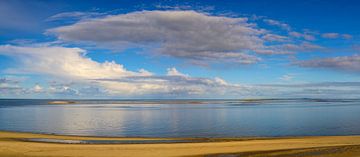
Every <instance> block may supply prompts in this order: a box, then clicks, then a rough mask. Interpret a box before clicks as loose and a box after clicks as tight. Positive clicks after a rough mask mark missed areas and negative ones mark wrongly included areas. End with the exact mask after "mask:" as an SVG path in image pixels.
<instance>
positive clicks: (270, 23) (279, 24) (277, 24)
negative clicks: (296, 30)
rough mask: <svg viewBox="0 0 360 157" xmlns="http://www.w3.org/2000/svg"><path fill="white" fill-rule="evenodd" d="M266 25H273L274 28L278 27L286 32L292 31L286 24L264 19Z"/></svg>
mask: <svg viewBox="0 0 360 157" xmlns="http://www.w3.org/2000/svg"><path fill="white" fill-rule="evenodd" d="M263 21H264V22H265V23H267V24H268V25H272V26H278V27H280V28H282V29H284V30H287V31H289V30H291V27H290V26H289V25H288V24H286V23H283V22H280V21H277V20H272V19H264V20H263Z"/></svg>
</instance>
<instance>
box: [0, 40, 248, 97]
mask: <svg viewBox="0 0 360 157" xmlns="http://www.w3.org/2000/svg"><path fill="white" fill-rule="evenodd" d="M0 54H1V55H7V56H10V57H13V58H15V59H16V60H17V61H18V63H19V66H18V67H17V70H20V69H21V70H23V71H26V72H28V73H33V74H41V75H49V76H52V77H53V78H57V79H60V80H61V78H66V79H65V80H68V81H71V80H73V81H74V82H76V83H81V84H85V85H89V86H98V87H101V88H104V90H105V93H108V94H110V95H121V96H136V95H137V96H139V95H140V96H141V95H154V94H159V95H162V96H184V95H214V94H219V93H220V94H221V93H222V94H225V93H227V94H233V93H234V92H236V93H239V92H238V91H239V90H241V89H242V87H241V86H240V85H237V84H229V83H227V82H225V81H224V80H222V79H220V78H214V79H208V78H196V77H191V76H189V75H185V74H183V73H181V72H179V71H178V70H177V69H176V68H169V69H168V73H167V75H164V76H159V75H158V76H156V75H154V74H153V73H151V72H148V71H146V70H144V69H141V70H139V71H138V72H134V71H129V70H127V69H125V68H124V66H123V65H121V64H118V63H115V62H114V61H112V62H108V61H105V62H103V63H99V62H96V61H93V60H91V59H90V58H88V57H86V56H85V51H84V50H83V49H80V48H66V47H58V46H57V47H52V46H40V47H39V46H38V47H20V46H11V45H3V46H0ZM32 91H33V92H49V93H55V94H56V93H72V94H76V95H79V94H81V93H80V92H79V90H75V89H72V88H71V87H70V85H61V86H59V85H56V84H51V85H50V87H49V88H48V89H46V90H45V88H44V87H42V86H40V85H38V84H37V85H35V86H34V87H33V89H32Z"/></svg>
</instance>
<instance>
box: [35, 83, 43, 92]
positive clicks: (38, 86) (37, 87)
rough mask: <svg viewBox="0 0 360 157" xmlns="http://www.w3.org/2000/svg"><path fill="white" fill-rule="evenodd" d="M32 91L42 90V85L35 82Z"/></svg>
mask: <svg viewBox="0 0 360 157" xmlns="http://www.w3.org/2000/svg"><path fill="white" fill-rule="evenodd" d="M33 91H34V92H35V93H40V92H42V91H43V87H41V86H40V85H38V84H36V85H35V86H34V87H33Z"/></svg>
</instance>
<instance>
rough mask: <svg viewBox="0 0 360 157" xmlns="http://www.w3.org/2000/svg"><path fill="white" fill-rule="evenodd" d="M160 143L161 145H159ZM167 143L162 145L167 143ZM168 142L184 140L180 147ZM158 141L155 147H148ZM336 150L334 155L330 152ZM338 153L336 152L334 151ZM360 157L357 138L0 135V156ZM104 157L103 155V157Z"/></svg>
mask: <svg viewBox="0 0 360 157" xmlns="http://www.w3.org/2000/svg"><path fill="white" fill-rule="evenodd" d="M26 139H56V140H78V141H81V140H90V141H102V140H111V141H127V142H128V141H135V142H136V141H146V142H143V143H141V142H140V143H115V144H114V143H107V144H104V143H57V142H41V141H40V142H39V141H27V140H26ZM159 140H160V142H158V141H159ZM169 140H170V142H168V143H167V142H162V141H169ZM171 140H187V141H183V142H180V143H177V142H171ZM196 140H198V141H196ZM153 141H157V142H156V143H151V142H153ZM332 150H335V153H334V152H333V151H332ZM336 150H337V151H336ZM311 152H315V154H320V156H329V157H330V156H331V157H333V156H335V157H341V156H354V155H356V156H360V135H355V136H354V135H349V136H305V137H280V138H277V137H269V138H268V137H265V138H261V137H259V138H256V137H255V138H140V137H137V138H134V137H88V136H67V135H49V134H34V133H23V132H8V131H0V156H9V157H15V156H25V157H33V156H40V157H47V156H56V157H62V156H79V157H82V156H84V157H85V156H89V157H98V156H109V157H112V156H149V157H153V156H208V155H209V156H224V155H227V154H228V155H233V156H237V155H238V156H240V155H241V156H251V155H256V154H261V153H266V154H275V156H276V154H284V153H285V154H289V153H301V154H305V155H306V154H310V155H311V154H312V153H311ZM104 154H106V155H104Z"/></svg>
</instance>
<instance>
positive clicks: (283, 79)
mask: <svg viewBox="0 0 360 157" xmlns="http://www.w3.org/2000/svg"><path fill="white" fill-rule="evenodd" d="M293 78H294V75H291V74H285V75H283V76H281V77H280V78H279V79H280V80H282V81H291V80H292V79H293Z"/></svg>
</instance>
